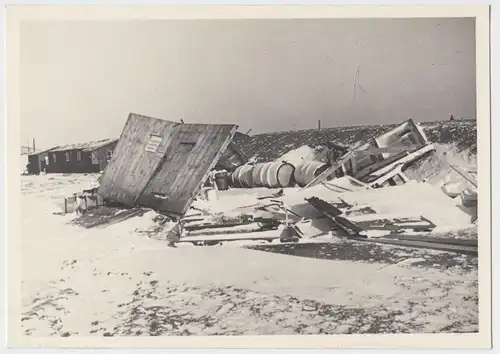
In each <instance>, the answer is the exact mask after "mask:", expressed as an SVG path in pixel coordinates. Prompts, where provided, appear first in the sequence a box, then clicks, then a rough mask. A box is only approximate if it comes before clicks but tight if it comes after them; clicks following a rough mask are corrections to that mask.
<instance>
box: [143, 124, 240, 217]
mask: <svg viewBox="0 0 500 354" xmlns="http://www.w3.org/2000/svg"><path fill="white" fill-rule="evenodd" d="M236 129H237V126H236V125H229V124H226V125H211V124H183V125H181V126H179V128H178V129H177V130H176V131H175V134H174V135H173V136H172V138H171V141H170V143H169V144H168V148H167V150H166V152H165V156H164V158H163V160H162V162H161V163H160V165H159V166H158V169H157V171H156V172H155V173H154V174H153V176H152V178H151V179H150V181H149V183H148V184H147V185H146V187H145V188H144V190H143V192H142V193H141V196H140V197H139V198H138V203H139V204H141V205H145V206H149V207H152V208H154V209H157V210H160V211H162V212H166V213H170V214H174V215H182V214H184V213H185V212H186V211H187V209H188V208H189V206H190V205H191V202H192V201H193V199H194V198H195V197H196V195H197V194H198V192H199V190H200V188H201V187H202V185H203V183H204V182H205V181H206V179H207V178H208V174H209V172H210V171H211V170H212V169H213V168H214V167H215V165H216V164H217V162H218V160H219V158H220V156H221V155H222V153H223V151H224V150H225V149H226V148H227V146H228V145H229V143H230V141H231V139H232V137H233V135H234V133H235V132H236Z"/></svg>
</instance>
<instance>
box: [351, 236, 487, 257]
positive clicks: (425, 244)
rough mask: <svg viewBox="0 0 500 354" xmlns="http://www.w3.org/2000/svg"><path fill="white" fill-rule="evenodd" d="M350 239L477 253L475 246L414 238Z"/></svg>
mask: <svg viewBox="0 0 500 354" xmlns="http://www.w3.org/2000/svg"><path fill="white" fill-rule="evenodd" d="M350 239H352V240H355V241H361V242H369V243H382V244H388V245H393V246H402V247H414V248H426V249H433V250H438V251H447V252H455V253H462V254H468V255H471V256H476V257H477V255H478V251H477V247H472V246H463V245H449V244H444V243H435V242H423V241H414V240H393V239H387V238H362V237H351V238H350Z"/></svg>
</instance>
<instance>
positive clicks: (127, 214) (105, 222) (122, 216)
mask: <svg viewBox="0 0 500 354" xmlns="http://www.w3.org/2000/svg"><path fill="white" fill-rule="evenodd" d="M145 212H146V211H145V210H143V209H136V208H134V209H129V210H126V211H124V212H122V213H119V214H117V215H113V216H111V217H109V218H105V219H101V220H98V221H96V222H94V223H92V224H90V225H87V226H85V228H87V229H90V228H93V227H107V226H110V225H113V224H116V223H119V222H122V221H125V220H127V219H130V218H132V217H134V216H138V215H141V214H144V213H145Z"/></svg>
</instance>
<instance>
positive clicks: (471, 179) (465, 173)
mask: <svg viewBox="0 0 500 354" xmlns="http://www.w3.org/2000/svg"><path fill="white" fill-rule="evenodd" d="M450 167H451V168H452V169H453V170H454V171H455V172H457V173H458V174H459V175H460V176H462V177H463V178H465V179H466V180H467V181H469V182H470V183H471V184H472V185H473V186H474V187H476V188H477V178H476V177H474V176H473V175H472V174H470V173H469V172H468V171H466V170H464V169H462V168H461V167H460V166H456V165H450Z"/></svg>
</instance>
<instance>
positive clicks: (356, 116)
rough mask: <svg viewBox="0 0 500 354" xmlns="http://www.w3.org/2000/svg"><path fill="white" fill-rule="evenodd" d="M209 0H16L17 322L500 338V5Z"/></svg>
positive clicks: (37, 336)
mask: <svg viewBox="0 0 500 354" xmlns="http://www.w3.org/2000/svg"><path fill="white" fill-rule="evenodd" d="M173 8H174V7H173ZM208 8H210V6H206V7H203V8H199V9H198V10H196V11H194V10H193V13H194V14H195V15H193V16H187V15H186V14H188V13H189V12H190V7H189V6H185V7H183V8H182V11H178V12H179V13H180V15H179V17H178V18H175V17H174V16H173V15H169V11H171V13H173V12H174V10H173V9H171V10H169V9H168V8H163V9H159V10H158V11H159V12H158V13H160V12H161V13H166V14H167V15H166V16H165V17H161V16H158V17H157V18H155V17H153V16H145V17H144V18H140V17H139V16H138V15H137V16H129V17H126V16H125V17H124V18H119V19H108V18H107V17H106V16H104V15H103V16H101V17H100V16H99V13H100V11H99V7H98V6H97V7H95V8H94V9H91V10H89V9H87V10H85V9H80V11H81V15H79V13H78V7H76V8H73V9H65V11H67V13H68V16H67V17H61V14H62V13H63V10H62V9H61V10H60V11H59V12H57V11H55V10H54V11H52V12H51V10H50V6H48V7H46V8H42V7H40V8H37V7H34V8H30V9H25V8H24V9H25V10H26V13H28V15H27V16H26V17H25V18H23V17H22V16H21V15H22V14H23V7H22V6H12V7H10V8H9V7H7V23H8V24H9V20H11V21H10V27H7V35H8V37H7V56H8V62H7V65H8V66H7V69H8V70H10V71H8V72H7V73H8V75H7V89H8V91H7V92H8V93H9V92H14V95H16V97H15V98H13V96H11V97H10V98H9V103H10V102H12V104H11V105H10V106H8V111H7V113H8V115H7V118H8V124H11V125H10V127H9V128H8V129H9V137H8V139H10V140H9V141H10V142H9V149H10V154H9V158H10V160H9V161H10V162H9V171H10V172H9V173H10V175H9V176H13V177H12V178H10V179H9V180H8V183H9V186H10V187H9V188H11V189H9V191H10V192H9V193H10V197H9V198H11V199H9V203H10V201H11V200H14V199H15V200H16V202H15V205H16V206H15V207H14V206H13V205H14V204H9V207H8V210H9V212H10V210H15V211H12V213H10V214H9V223H10V226H9V227H11V228H12V227H15V230H16V232H15V234H14V232H13V231H12V230H14V229H10V230H11V231H10V232H9V235H8V237H9V241H11V240H12V242H11V243H10V244H9V255H13V256H12V257H15V259H16V262H17V263H15V264H16V266H15V267H14V268H15V273H16V274H15V275H16V279H17V280H16V281H17V285H13V286H17V288H16V289H18V290H16V294H17V295H15V296H14V295H12V296H10V298H9V301H17V302H18V304H17V306H14V305H13V306H14V307H15V308H16V309H18V311H19V312H18V313H17V312H16V313H14V311H13V310H12V311H10V312H9V316H11V317H12V316H13V318H10V319H9V326H14V325H13V324H15V326H17V327H16V329H14V328H12V327H9V330H10V329H11V330H12V331H18V332H19V334H18V337H17V340H16V342H19V341H26V343H31V344H33V343H41V342H40V341H42V339H43V338H49V340H52V342H51V343H55V340H60V343H65V342H64V341H65V340H67V341H68V342H67V343H76V342H71V340H76V339H78V338H79V339H80V341H81V342H83V344H82V346H88V347H92V343H93V341H94V340H96V341H99V343H101V344H102V343H113V342H111V341H113V340H118V339H119V338H122V339H123V338H131V337H132V338H134V339H140V338H144V337H164V338H165V340H167V339H168V338H172V337H183V338H184V337H190V338H191V339H187V340H186V341H185V342H183V343H185V345H186V346H190V345H189V344H190V343H191V344H192V343H193V342H190V340H191V341H192V340H193V338H198V337H210V338H211V340H213V341H214V342H212V343H214V344H213V345H214V346H217V345H215V343H218V342H215V341H216V340H217V341H219V340H220V343H223V340H224V338H226V337H232V338H235V339H238V337H241V338H245V337H247V336H252V338H257V339H256V340H258V338H259V337H265V338H280V337H282V336H290V338H295V340H297V341H298V340H300V338H316V339H318V340H320V341H321V340H322V338H326V339H328V338H331V339H330V340H329V341H326V342H322V343H327V344H323V346H326V347H328V346H331V347H333V346H335V345H336V344H335V338H336V337H339V338H340V337H342V338H344V337H345V338H353V336H352V335H368V334H370V335H412V336H413V335H424V334H426V335H429V334H450V335H453V334H460V335H461V336H460V337H459V338H460V339H457V340H455V339H453V338H455V337H450V339H448V340H445V341H444V342H446V343H439V340H438V346H439V345H443V346H447V347H450V346H451V347H453V345H461V344H460V343H462V344H463V343H466V342H465V341H466V338H468V337H466V336H463V335H464V334H467V335H471V337H470V338H471V339H470V340H471V343H473V342H474V341H475V342H474V343H476V344H477V345H478V347H485V346H488V345H489V341H488V338H489V326H490V322H489V321H490V318H489V313H488V312H489V307H488V306H489V301H490V300H489V299H490V297H489V296H490V294H488V292H489V290H488V289H489V287H490V284H489V283H488V282H489V281H490V278H489V275H488V274H489V273H488V271H489V266H490V265H489V262H490V259H489V257H490V255H489V242H490V241H489V240H490V237H491V235H490V234H489V232H490V222H491V220H490V218H489V213H490V212H489V208H490V197H491V196H490V194H489V193H490V192H489V188H490V180H489V179H490V171H489V159H490V147H489V119H490V117H489V114H490V112H489V108H488V107H489V82H488V80H489V71H488V70H489V69H488V65H489V57H488V56H489V52H488V44H487V43H488V41H489V37H488V26H489V23H488V7H487V6H482V7H481V6H479V7H477V6H476V7H474V6H471V7H470V8H471V10H470V15H464V14H466V12H465V10H464V8H466V7H458V9H454V7H453V6H448V9H447V10H446V7H445V8H444V9H442V11H441V12H439V11H438V10H436V9H434V10H435V11H437V15H434V14H433V10H432V8H429V10H428V11H429V15H423V14H424V12H423V10H422V8H420V9H419V10H418V11H417V10H415V16H411V15H408V14H410V13H411V12H409V10H408V11H406V12H405V13H406V14H407V15H406V16H397V15H394V16H392V15H391V16H387V17H384V16H383V13H381V12H380V11H379V12H376V11H375V12H373V15H372V16H370V15H369V13H370V12H367V13H368V15H366V14H365V15H363V16H361V15H359V14H358V15H356V14H357V13H356V12H355V11H354V9H353V10H352V11H353V15H352V16H346V15H345V14H346V13H347V12H346V11H347V10H342V11H340V10H338V11H339V13H341V14H342V16H340V15H339V16H336V12H335V11H336V10H335V7H329V9H330V10H329V12H324V13H323V15H319V14H321V11H319V10H317V11H316V13H317V14H318V16H305V15H304V16H294V15H293V13H294V12H293V11H291V10H289V9H288V10H287V9H285V7H283V8H282V9H281V10H280V8H279V7H275V8H274V12H273V14H275V15H273V16H266V15H265V11H264V15H262V16H260V17H259V16H254V15H252V14H256V13H258V8H254V9H253V10H248V11H249V12H248V13H247V12H245V10H243V9H242V10H239V11H238V10H237V8H238V7H237V6H235V7H234V9H233V10H234V13H235V16H228V15H227V14H228V13H229V10H228V8H227V7H226V9H225V12H224V11H222V10H221V12H219V15H220V13H223V14H224V15H220V16H218V15H217V11H216V10H215V9H211V10H210V9H208ZM212 8H216V7H215V6H212ZM300 8H303V7H297V9H296V13H299V12H300ZM424 8H425V7H424ZM204 9H205V10H204ZM389 9H390V8H389ZM389 9H387V14H390V10H389ZM143 10H144V9H143ZM160 10H162V11H160ZM107 11H108V12H110V11H111V10H110V9H109V8H108V9H107ZM113 11H115V12H116V13H119V12H120V10H119V9H115V10H113ZM151 11H152V10H151ZM209 11H213V12H214V16H213V17H212V18H211V17H209V16H208V15H206V14H208V13H209ZM252 11H253V12H252ZM366 11H368V10H366ZM366 11H365V12H366ZM108 12H106V13H108ZM123 12H124V13H131V10H123ZM403 12H404V11H403ZM47 13H48V14H49V15H46V16H45V15H43V14H47ZM53 13H57V14H58V17H54V16H53V15H50V14H53ZM103 13H104V10H103ZM137 13H138V14H139V13H141V12H140V11H139V10H137ZM144 13H146V10H144ZM267 13H268V14H270V13H271V12H267ZM326 13H328V14H331V15H324V14H326ZM196 14H198V15H196ZM200 14H202V15H200ZM203 14H205V15H203ZM245 14H247V15H248V14H249V15H248V16H247V15H245ZM460 14H462V15H460ZM38 15H40V17H37V16H38ZM122 15H123V13H122ZM9 16H10V17H9ZM91 16H93V17H91ZM197 16H198V17H197ZM485 29H486V30H485ZM9 31H10V32H9ZM9 35H11V37H9ZM9 38H11V42H9ZM484 43H486V44H484ZM9 50H10V51H11V52H10V53H9ZM12 53H13V54H12ZM9 55H11V56H10V57H9ZM9 65H10V66H9ZM9 73H12V74H11V75H10V76H9ZM9 80H10V81H9ZM11 99H12V100H14V101H10V100H11ZM19 146H20V148H21V152H20V155H19V153H18V152H17V149H18V148H19ZM14 150H16V151H15V152H13V151H14ZM19 156H20V160H19ZM483 161H485V162H483ZM16 166H18V168H17V169H16V168H15V167H16ZM14 170H15V171H14ZM479 194H481V195H480V196H479ZM13 203H14V202H13ZM479 233H480V234H481V236H480V237H479ZM14 238H15V240H13V239H14ZM10 247H16V249H14V248H10ZM14 254H15V255H14ZM479 255H480V257H479ZM9 257H10V256H9ZM11 264H12V263H9V265H11ZM479 264H481V266H479ZM9 269H10V268H9ZM479 269H481V272H486V273H485V275H481V273H480V272H479ZM13 272H14V270H12V273H11V271H10V270H9V277H10V276H11V275H12V276H14V275H13V274H14V273H13ZM9 281H10V282H9V286H11V285H12V284H14V280H12V279H10V280H9ZM480 289H481V292H480V291H479V290H480ZM10 291H13V290H10ZM14 298H15V299H16V300H14ZM483 306H485V307H483ZM14 307H13V308H14ZM16 311H17V310H16ZM480 330H481V331H480ZM108 337H110V338H108ZM362 337H363V336H359V338H362ZM410 337H411V336H409V337H408V338H410ZM457 337H458V336H457ZM286 338H288V337H286ZM356 338H358V337H357V336H356ZM359 338H358V339H359ZM371 338H372V342H375V339H373V338H374V337H371ZM375 338H376V337H375ZM402 338H404V337H402ZM415 338H418V337H415ZM485 338H486V341H485V340H484V339H485ZM235 339H233V342H231V343H233V344H234V343H236V342H235V341H234V340H235ZM326 339H324V340H326ZM479 339H481V340H480V341H479ZM282 340H283V339H282ZM304 340H306V339H304ZM360 340H361V339H360ZM408 340H410V339H408ZM105 341H110V342H105ZM283 341H284V340H283ZM372 342H370V343H372ZM57 343H59V342H57ZM129 343H130V342H129ZM141 343H144V342H141ZM165 343H168V342H165ZM178 343H180V342H178ZM304 343H306V342H304ZM328 343H329V344H328ZM407 343H409V342H407ZM417 344H419V343H417ZM420 344H421V345H424V344H423V343H420ZM222 346H223V344H222ZM250 346H252V345H251V344H250ZM283 346H285V347H286V346H287V345H286V344H283ZM311 346H312V347H314V345H311Z"/></svg>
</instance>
